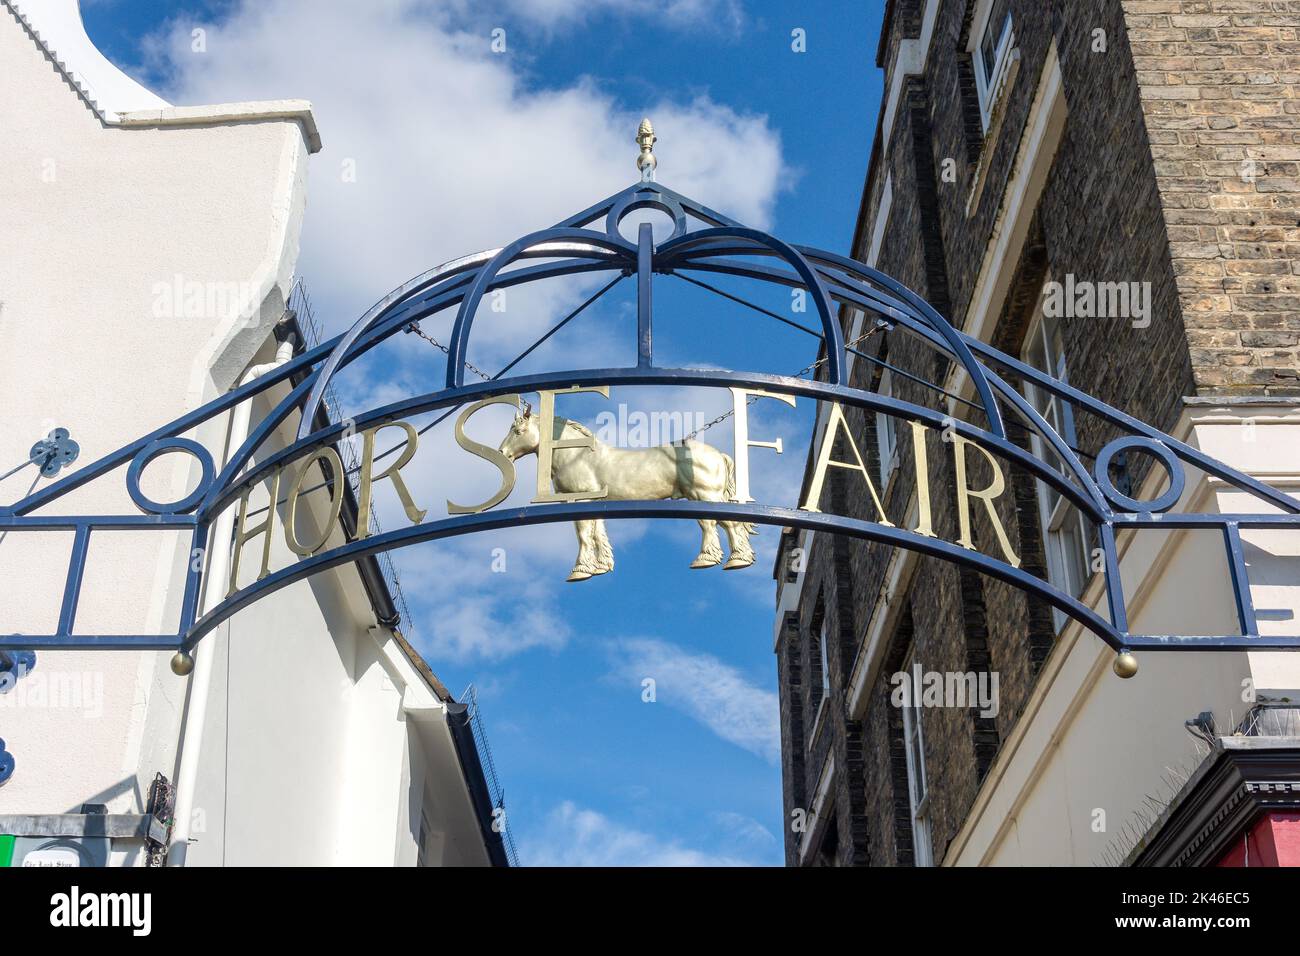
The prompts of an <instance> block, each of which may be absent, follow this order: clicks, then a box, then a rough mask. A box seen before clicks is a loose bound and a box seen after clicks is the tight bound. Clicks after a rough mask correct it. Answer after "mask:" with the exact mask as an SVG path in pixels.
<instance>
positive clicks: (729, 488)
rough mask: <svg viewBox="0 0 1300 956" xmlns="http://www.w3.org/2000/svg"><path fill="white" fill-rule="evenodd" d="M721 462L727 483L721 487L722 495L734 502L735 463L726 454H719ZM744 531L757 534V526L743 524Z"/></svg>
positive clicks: (750, 523)
mask: <svg viewBox="0 0 1300 956" xmlns="http://www.w3.org/2000/svg"><path fill="white" fill-rule="evenodd" d="M719 454H721V455H722V460H723V461H724V462H726V465H727V483H726V484H725V485H724V486H723V489H722V493H723V494H724V495H726V496H727V500H728V501H735V500H736V462H735V461H734V460H733V459H732V457H731V456H730V455H728V454H727V453H726V452H719ZM745 530H746V531H747V532H749V533H750V534H758V526H757V525H755V524H753V523H752V522H749V521H746V522H745Z"/></svg>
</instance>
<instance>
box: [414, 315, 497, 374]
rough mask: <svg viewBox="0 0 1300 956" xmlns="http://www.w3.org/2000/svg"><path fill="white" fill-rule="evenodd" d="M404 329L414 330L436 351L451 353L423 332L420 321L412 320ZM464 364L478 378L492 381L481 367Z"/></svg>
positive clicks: (445, 353) (444, 353)
mask: <svg viewBox="0 0 1300 956" xmlns="http://www.w3.org/2000/svg"><path fill="white" fill-rule="evenodd" d="M406 331H408V332H414V333H415V334H416V335H418V336H419V337H420V338H422V339H424V341H426V342H428V343H429V344H430V345H432V346H433V347H434V348H435V349H437V350H438V351H440V352H442V354H443V355H451V350H450V349H448V348H447V346H445V345H443V344H442V343H441V342H439V341H438V340H437V339H435V338H434V337H433V336H432V335H430V334H429V333H427V332H425V331H424V329H422V328H420V323H419V322H412V323H411V324H410V325H408V326H407V327H406ZM464 364H465V367H466V368H467V369H469V370H470V371H471V372H473V373H474V374H475V375H477V376H478V377H479V378H481V379H483V381H485V382H490V381H492V376H491V375H489V374H488V373H487V372H485V371H483V370H482V369H481V368H477V367H475V366H474V365H472V364H471V363H469V362H466V363H464Z"/></svg>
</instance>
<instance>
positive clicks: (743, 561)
mask: <svg viewBox="0 0 1300 956" xmlns="http://www.w3.org/2000/svg"><path fill="white" fill-rule="evenodd" d="M753 563H754V558H753V556H750V557H747V558H738V557H736V556H735V555H732V558H731V560H730V561H728V562H727V563H726V564H724V565H723V566H722V570H724V571H735V570H736V569H738V568H747V567H749V566H750V565H751V564H753Z"/></svg>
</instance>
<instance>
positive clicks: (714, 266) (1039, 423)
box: [677, 261, 1109, 512]
mask: <svg viewBox="0 0 1300 956" xmlns="http://www.w3.org/2000/svg"><path fill="white" fill-rule="evenodd" d="M677 268H678V270H680V271H689V270H702V271H706V272H722V273H729V274H740V275H746V276H749V277H751V278H756V279H761V280H766V281H770V282H778V283H781V284H783V285H790V286H795V285H800V284H801V283H800V281H799V279H798V277H797V276H795V275H794V274H793V273H788V272H782V271H781V270H777V269H768V268H767V267H765V266H759V265H754V264H747V265H744V266H740V265H737V264H732V263H726V262H708V263H701V262H698V261H691V262H689V263H687V264H684V265H679V266H677ZM828 292H829V293H830V296H831V298H832V299H835V300H837V301H839V302H841V303H843V304H846V305H853V306H856V307H859V308H863V309H868V310H870V311H873V312H877V313H880V314H882V315H886V316H887V317H888V318H890V319H891V320H893V321H894V322H895V323H896V324H899V325H902V326H903V328H904V329H905V330H906V331H907V332H909V333H911V334H913V335H916V336H918V337H920V338H921V339H923V340H924V341H926V342H927V343H928V344H930V345H931V346H933V347H934V348H936V349H938V350H939V351H940V352H942V353H943V354H944V355H946V356H948V357H949V358H953V356H952V354H951V353H950V352H949V351H948V349H947V347H946V345H947V339H946V338H945V337H944V336H942V335H941V334H940V333H938V332H936V331H935V330H934V329H932V328H931V326H930V323H928V322H921V321H918V320H919V317H918V316H916V315H915V314H914V313H913V311H912V310H911V309H910V308H909V307H908V306H907V305H906V304H905V303H902V302H898V301H895V300H892V299H890V298H888V297H887V296H883V295H882V294H880V293H877V292H876V291H875V290H873V289H869V288H868V289H859V288H857V287H848V286H844V285H842V284H840V283H839V280H838V279H836V284H834V285H831V286H830V287H829V288H828ZM882 300H883V301H882ZM985 376H986V377H987V378H988V380H989V384H990V386H991V387H992V389H993V390H994V391H995V392H996V393H997V394H999V395H1001V396H1002V397H1003V398H1004V399H1005V400H1006V401H1008V402H1009V403H1010V404H1011V405H1012V406H1014V407H1015V408H1016V410H1017V411H1018V412H1019V413H1020V414H1021V415H1022V416H1023V417H1025V418H1026V419H1027V420H1028V421H1029V422H1030V424H1031V425H1032V427H1033V428H1034V430H1035V431H1037V432H1038V434H1039V436H1040V437H1041V438H1042V439H1043V440H1044V441H1045V442H1047V443H1048V444H1049V445H1050V446H1051V447H1052V450H1053V451H1054V452H1055V453H1056V454H1057V455H1058V456H1059V457H1060V458H1061V460H1062V461H1064V462H1065V463H1066V464H1067V465H1068V466H1069V470H1070V474H1072V475H1073V476H1074V477H1075V478H1076V479H1077V480H1078V482H1079V484H1080V485H1081V486H1082V488H1083V489H1084V491H1085V492H1086V493H1087V494H1088V497H1089V498H1090V499H1091V500H1092V502H1093V504H1094V505H1095V506H1096V508H1097V510H1098V511H1099V512H1105V511H1107V510H1109V509H1108V506H1107V505H1106V503H1105V502H1104V501H1103V499H1102V495H1101V492H1100V489H1098V488H1097V487H1096V483H1095V482H1094V481H1093V478H1092V473H1091V472H1089V471H1088V469H1087V468H1085V467H1084V465H1083V463H1082V462H1081V461H1079V458H1078V455H1076V454H1075V452H1074V450H1073V449H1072V448H1070V446H1069V445H1068V444H1066V442H1065V440H1064V439H1062V438H1061V436H1060V435H1058V434H1057V433H1056V430H1055V429H1053V428H1052V427H1051V426H1050V425H1048V424H1047V422H1046V421H1045V420H1044V419H1043V417H1042V416H1041V415H1040V414H1039V413H1038V411H1037V410H1036V409H1035V408H1034V407H1033V406H1032V405H1030V404H1029V403H1028V402H1027V401H1025V399H1024V396H1022V395H1021V394H1020V392H1019V391H1017V390H1016V389H1015V388H1014V387H1013V386H1011V385H1010V384H1009V383H1008V382H1006V381H1005V380H1003V379H1002V378H1001V377H1000V376H998V375H997V374H996V373H992V372H989V371H988V370H985ZM1004 427H1005V426H1004Z"/></svg>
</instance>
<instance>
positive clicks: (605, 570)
mask: <svg viewBox="0 0 1300 956" xmlns="http://www.w3.org/2000/svg"><path fill="white" fill-rule="evenodd" d="M613 570H614V569H613V568H612V567H609V568H596V570H594V571H592V572H591V574H609V572H610V571H613ZM588 577H591V575H588Z"/></svg>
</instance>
